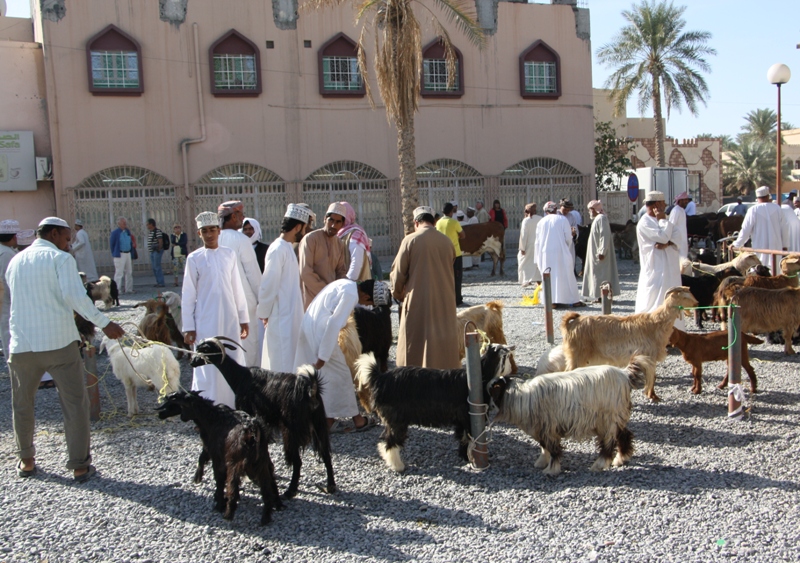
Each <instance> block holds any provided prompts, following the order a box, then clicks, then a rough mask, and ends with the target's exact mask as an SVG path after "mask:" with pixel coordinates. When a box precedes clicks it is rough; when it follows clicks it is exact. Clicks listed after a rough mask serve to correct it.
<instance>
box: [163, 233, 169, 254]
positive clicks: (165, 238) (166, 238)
mask: <svg viewBox="0 0 800 563" xmlns="http://www.w3.org/2000/svg"><path fill="white" fill-rule="evenodd" d="M161 250H169V235H168V234H167V233H165V232H164V231H161Z"/></svg>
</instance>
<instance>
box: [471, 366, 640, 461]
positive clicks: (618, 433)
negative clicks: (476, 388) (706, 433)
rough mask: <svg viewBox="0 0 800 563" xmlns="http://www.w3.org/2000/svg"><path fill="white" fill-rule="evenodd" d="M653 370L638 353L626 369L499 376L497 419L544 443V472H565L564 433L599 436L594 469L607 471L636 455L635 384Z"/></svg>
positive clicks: (494, 387) (493, 387)
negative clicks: (633, 422)
mask: <svg viewBox="0 0 800 563" xmlns="http://www.w3.org/2000/svg"><path fill="white" fill-rule="evenodd" d="M654 369H655V364H654V363H653V361H652V360H651V359H650V358H649V357H647V356H636V357H634V358H632V359H631V363H630V364H629V365H628V367H627V368H617V367H613V366H590V367H585V368H579V369H576V370H574V371H567V372H559V373H550V374H546V375H541V376H538V377H535V378H533V379H528V380H522V379H517V378H509V377H500V378H497V379H495V380H493V381H491V382H490V383H489V385H488V386H487V391H488V393H489V395H490V396H491V398H492V402H493V403H494V404H495V405H496V406H497V408H498V409H499V412H498V414H497V417H496V418H495V421H497V422H508V423H510V424H514V425H516V426H519V427H520V429H522V430H523V431H524V432H525V433H526V434H528V435H529V436H531V437H532V438H533V439H534V440H536V441H537V442H538V443H539V445H540V446H541V448H542V454H541V455H540V456H539V459H537V460H536V465H535V467H538V468H544V473H545V474H547V475H558V474H559V473H560V472H561V456H562V453H563V447H562V446H561V440H562V439H563V438H571V439H573V440H578V441H585V440H589V439H591V438H592V437H597V446H598V449H599V450H600V455H599V456H598V458H597V460H596V461H595V462H594V464H593V465H592V467H591V470H592V471H602V470H604V469H607V468H608V466H609V465H613V466H614V467H619V466H621V465H623V464H624V463H625V462H626V461H628V460H629V459H630V457H631V455H633V434H632V433H631V431H630V430H628V420H629V419H630V417H631V389H641V388H642V387H644V382H645V373H646V372H647V371H648V370H649V371H651V372H652V370H654ZM615 451H616V456H615V455H614V452H615ZM612 460H613V461H612Z"/></svg>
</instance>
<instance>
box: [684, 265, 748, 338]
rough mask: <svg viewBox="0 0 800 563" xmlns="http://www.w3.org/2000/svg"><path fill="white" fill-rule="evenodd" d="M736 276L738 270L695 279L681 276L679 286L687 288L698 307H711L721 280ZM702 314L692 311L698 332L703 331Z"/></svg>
mask: <svg viewBox="0 0 800 563" xmlns="http://www.w3.org/2000/svg"><path fill="white" fill-rule="evenodd" d="M738 275H739V270H737V269H736V268H726V269H724V270H722V271H721V272H717V273H716V274H704V275H701V276H700V277H697V278H693V277H691V276H684V275H681V285H683V286H685V287H688V288H689V291H691V292H692V295H693V296H694V298H695V299H697V306H698V307H711V306H712V305H713V304H714V294H715V293H716V291H717V288H719V285H720V283H721V282H722V280H724V279H725V278H729V277H732V276H738ZM703 313H704V312H703V311H702V310H697V309H696V310H695V311H694V322H695V324H696V325H697V328H698V329H700V330H702V329H703Z"/></svg>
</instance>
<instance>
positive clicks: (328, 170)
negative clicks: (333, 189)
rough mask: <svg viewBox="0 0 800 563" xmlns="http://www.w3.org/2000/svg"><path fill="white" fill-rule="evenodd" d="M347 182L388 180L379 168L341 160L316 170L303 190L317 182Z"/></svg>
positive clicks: (307, 180) (310, 175)
mask: <svg viewBox="0 0 800 563" xmlns="http://www.w3.org/2000/svg"><path fill="white" fill-rule="evenodd" d="M347 180H386V175H385V174H384V173H383V172H381V171H380V170H378V169H377V168H373V167H372V166H370V165H369V164H364V163H363V162H356V161H353V160H340V161H338V162H332V163H330V164H326V165H325V166H322V167H320V168H317V169H316V170H314V171H313V172H312V173H311V174H309V175H308V177H307V178H306V180H305V183H304V186H303V189H304V190H305V186H306V185H311V184H314V183H316V182H323V183H328V182H331V181H336V182H339V181H347Z"/></svg>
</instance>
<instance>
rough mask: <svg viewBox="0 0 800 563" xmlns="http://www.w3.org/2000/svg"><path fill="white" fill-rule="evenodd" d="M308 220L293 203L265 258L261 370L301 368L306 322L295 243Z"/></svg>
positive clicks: (261, 292)
mask: <svg viewBox="0 0 800 563" xmlns="http://www.w3.org/2000/svg"><path fill="white" fill-rule="evenodd" d="M308 219H309V211H308V209H306V208H305V207H301V206H299V205H296V204H294V203H290V204H289V207H288V208H287V209H286V214H285V215H284V216H283V224H282V225H281V234H280V235H279V236H278V238H276V239H275V240H274V241H273V242H272V243H271V244H270V245H269V250H267V255H266V257H265V258H264V273H263V274H262V276H261V287H260V289H259V290H258V308H257V309H256V311H257V313H258V318H259V319H261V320H262V321H263V323H264V326H265V327H266V334H265V336H264V345H263V347H262V349H261V367H262V368H264V369H268V370H271V371H275V372H283V373H294V372H295V368H296V367H297V366H295V363H294V357H295V354H296V353H297V339H298V338H299V336H300V324H301V323H302V322H303V295H302V292H301V291H300V268H299V266H298V264H297V258H295V255H294V250H293V249H292V243H293V242H296V241H298V240H300V239H301V238H302V236H303V229H304V228H305V226H306V225H307V224H308Z"/></svg>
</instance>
